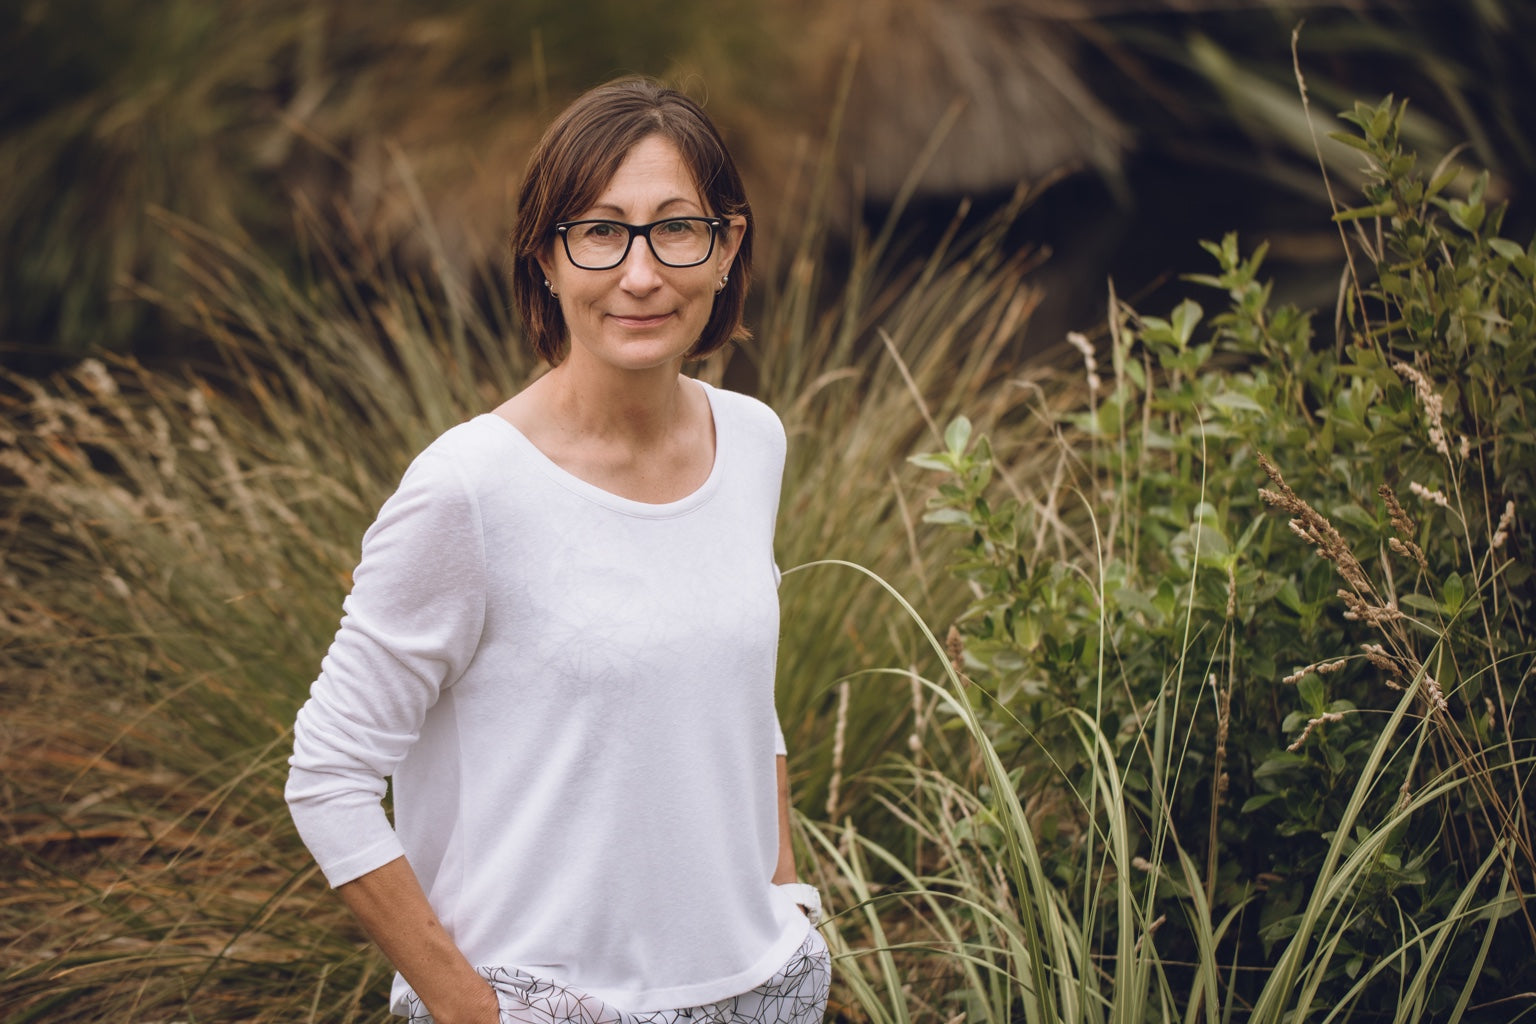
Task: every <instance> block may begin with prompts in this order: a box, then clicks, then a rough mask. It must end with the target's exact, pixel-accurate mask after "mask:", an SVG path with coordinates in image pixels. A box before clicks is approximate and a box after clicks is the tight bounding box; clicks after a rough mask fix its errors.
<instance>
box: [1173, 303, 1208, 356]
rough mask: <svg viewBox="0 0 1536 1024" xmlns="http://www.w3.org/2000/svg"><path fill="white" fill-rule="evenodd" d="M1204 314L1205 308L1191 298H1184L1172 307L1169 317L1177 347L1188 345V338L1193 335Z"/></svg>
mask: <svg viewBox="0 0 1536 1024" xmlns="http://www.w3.org/2000/svg"><path fill="white" fill-rule="evenodd" d="M1204 315H1205V310H1203V309H1201V308H1200V304H1199V303H1198V302H1195V301H1194V300H1193V299H1185V300H1184V301H1183V302H1181V303H1179V305H1178V307H1177V308H1176V309H1174V311H1173V316H1172V317H1171V318H1170V320H1171V326H1172V327H1173V333H1174V338H1175V340H1176V341H1177V342H1178V345H1179V348H1184V347H1186V346H1188V345H1189V339H1190V338H1191V337H1193V336H1194V333H1195V328H1196V327H1197V326H1198V325H1199V323H1200V318H1201V317H1202V316H1204Z"/></svg>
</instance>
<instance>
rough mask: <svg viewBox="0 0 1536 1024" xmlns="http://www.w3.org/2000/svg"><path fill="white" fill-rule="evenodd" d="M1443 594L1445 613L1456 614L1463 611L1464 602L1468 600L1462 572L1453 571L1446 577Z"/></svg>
mask: <svg viewBox="0 0 1536 1024" xmlns="http://www.w3.org/2000/svg"><path fill="white" fill-rule="evenodd" d="M1440 592H1441V594H1443V595H1444V597H1445V613H1446V614H1447V615H1455V614H1456V613H1457V612H1459V611H1461V605H1462V602H1463V601H1465V600H1466V596H1467V591H1466V585H1465V584H1463V583H1462V582H1461V573H1459V572H1453V573H1451V574H1450V575H1449V576H1447V577H1446V578H1445V583H1444V584H1443V585H1442V586H1441V591H1440Z"/></svg>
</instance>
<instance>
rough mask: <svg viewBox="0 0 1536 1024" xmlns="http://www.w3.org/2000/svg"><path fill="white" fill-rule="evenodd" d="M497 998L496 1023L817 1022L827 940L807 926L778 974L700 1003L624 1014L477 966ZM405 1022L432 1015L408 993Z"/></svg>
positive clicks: (427, 1022)
mask: <svg viewBox="0 0 1536 1024" xmlns="http://www.w3.org/2000/svg"><path fill="white" fill-rule="evenodd" d="M480 973H481V974H482V975H483V976H484V977H485V979H486V980H487V981H489V982H490V983H491V987H492V988H494V989H495V990H496V998H497V999H498V1000H499V1001H500V1003H501V1022H500V1024H821V1020H822V1017H823V1016H824V1015H825V1014H826V1010H827V992H828V989H829V988H830V987H831V984H832V958H831V955H830V954H829V953H828V952H827V944H826V943H825V942H824V941H823V940H822V938H821V935H820V934H818V933H817V931H816V929H814V928H812V929H811V931H810V934H809V935H807V936H806V937H805V941H804V942H803V943H801V944H800V948H799V949H797V950H795V952H794V955H793V956H791V957H790V958H789V959H788V960H787V961H785V963H784V966H783V967H781V968H779V970H778V973H776V974H775V975H774V976H773V977H771V978H769V979H768V980H767V981H765V982H763V983H762V984H761V985H759V986H758V987H757V988H754V989H753V990H752V991H750V992H743V993H742V994H741V995H739V996H732V997H731V998H729V999H723V1000H721V1001H720V1002H718V1003H709V1004H707V1005H705V1006H690V1007H685V1008H683V1009H679V1010H650V1011H646V1012H644V1013H630V1012H627V1011H625V1010H617V1009H614V1008H613V1007H611V1006H609V1005H608V1004H607V1003H605V1002H603V1001H602V1000H600V999H594V998H592V997H591V996H589V995H585V994H583V993H581V992H578V991H576V990H575V989H572V988H569V987H567V986H565V985H559V984H556V983H554V982H550V981H544V980H542V979H539V978H535V977H533V976H532V975H528V974H524V973H523V972H522V971H517V970H508V969H506V968H483V969H481V972H480ZM407 1005H408V1008H409V1009H410V1011H411V1012H410V1024H432V1016H431V1015H430V1014H428V1013H427V1011H426V1009H425V1008H424V1007H423V1006H422V1005H421V1003H420V1002H419V1001H418V1000H417V999H416V997H415V995H411V996H409V997H408V1003H407Z"/></svg>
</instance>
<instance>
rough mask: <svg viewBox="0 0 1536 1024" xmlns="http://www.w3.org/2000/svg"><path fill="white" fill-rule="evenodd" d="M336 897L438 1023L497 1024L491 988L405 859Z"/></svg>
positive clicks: (348, 886)
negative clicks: (436, 910) (458, 944)
mask: <svg viewBox="0 0 1536 1024" xmlns="http://www.w3.org/2000/svg"><path fill="white" fill-rule="evenodd" d="M336 893H337V895H339V896H340V897H341V898H342V901H343V902H345V903H346V905H347V907H348V909H350V910H351V911H352V913H353V914H354V915H356V917H357V919H358V921H359V922H361V923H362V926H363V930H364V931H366V932H367V933H368V937H369V938H371V939H372V940H373V941H374V942H375V943H377V944H378V947H379V948H380V949H381V950H383V951H384V955H385V956H387V957H388V958H389V961H390V963H392V964H394V965H395V970H397V971H399V972H400V974H401V975H402V976H403V977H404V978H405V980H406V981H407V982H409V983H410V986H411V988H412V989H414V990H415V991H416V995H417V996H419V997H420V998H421V1001H422V1003H423V1004H425V1006H426V1008H427V1010H428V1011H429V1012H430V1013H431V1014H432V1019H433V1020H434V1021H436V1022H437V1024H497V1020H498V1018H499V1016H500V1009H499V1006H498V1003H497V1000H496V992H495V990H494V989H492V988H491V986H490V983H489V982H487V981H486V980H485V979H484V978H482V977H480V975H478V974H476V973H475V969H474V968H473V967H471V966H470V963H469V961H468V960H466V959H465V958H464V954H463V953H461V952H460V951H459V947H458V946H456V945H454V943H453V939H452V938H450V937H449V935H448V933H447V931H446V930H444V928H443V925H442V922H441V921H439V920H438V919H437V914H435V913H433V911H432V905H431V904H430V903H428V902H427V895H426V893H424V892H423V891H422V889H421V883H420V882H419V881H417V880H416V872H414V871H412V870H411V866H410V864H409V863H407V862H406V859H405V858H404V857H397V858H395V859H394V860H392V861H390V862H389V863H388V864H385V865H384V866H383V867H380V868H375V869H374V870H372V871H370V872H368V873H367V874H365V875H362V876H360V877H358V878H354V879H353V880H352V881H350V882H346V883H344V884H343V885H340V886H337V888H336Z"/></svg>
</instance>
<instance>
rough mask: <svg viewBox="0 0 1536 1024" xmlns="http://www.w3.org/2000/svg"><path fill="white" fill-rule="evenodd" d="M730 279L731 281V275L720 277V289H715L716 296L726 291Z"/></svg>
mask: <svg viewBox="0 0 1536 1024" xmlns="http://www.w3.org/2000/svg"><path fill="white" fill-rule="evenodd" d="M730 279H731V275H730V274H723V275H721V277H720V287H718V288H716V289H715V294H716V295H719V294H720V293H721V292H723V291H725V283H726V282H727V281H729V280H730Z"/></svg>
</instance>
